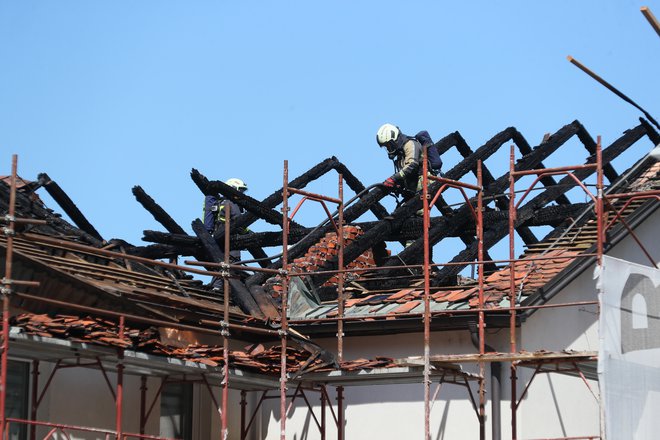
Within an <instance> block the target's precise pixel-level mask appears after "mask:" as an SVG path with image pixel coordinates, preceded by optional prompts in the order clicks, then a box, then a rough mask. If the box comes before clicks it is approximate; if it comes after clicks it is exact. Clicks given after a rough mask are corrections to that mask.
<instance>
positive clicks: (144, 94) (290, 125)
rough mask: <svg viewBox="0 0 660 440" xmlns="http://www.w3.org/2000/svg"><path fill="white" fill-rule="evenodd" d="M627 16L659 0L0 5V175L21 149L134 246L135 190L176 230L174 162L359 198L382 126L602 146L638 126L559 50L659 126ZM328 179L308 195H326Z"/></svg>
mask: <svg viewBox="0 0 660 440" xmlns="http://www.w3.org/2000/svg"><path fill="white" fill-rule="evenodd" d="M644 5H646V6H649V7H650V8H651V10H652V11H654V13H655V14H656V16H660V1H648V2H638V1H616V2H615V1H603V0H594V1H586V0H584V1H582V0H580V1H576V0H571V1H569V0H565V1H473V2H469V6H468V3H465V2H460V1H453V2H447V1H444V2H440V1H415V0H411V1H407V2H398V1H397V2H395V1H378V2H375V1H371V2H369V1H332V2H328V1H278V2H266V1H235V2H229V1H224V2H219V1H146V0H143V1H138V2H135V1H130V2H129V1H87V0H85V1H46V0H44V1H28V0H22V1H5V2H2V3H1V4H0V60H2V68H1V69H0V151H1V152H2V154H0V174H8V173H9V171H10V164H11V154H12V153H17V154H19V173H20V174H21V175H22V176H23V177H24V178H27V179H34V178H36V176H37V174H38V173H39V172H47V173H49V175H50V176H51V177H52V178H53V179H55V180H56V181H57V182H58V183H59V184H60V185H61V186H62V187H63V189H64V190H65V191H67V193H68V194H69V195H70V196H71V198H72V199H73V200H74V201H75V202H76V203H77V205H78V206H79V208H80V209H81V210H82V211H83V212H84V213H85V215H86V216H87V217H88V218H89V219H90V221H91V222H92V224H94V225H95V226H96V228H97V229H98V230H99V231H100V232H101V234H102V235H103V236H104V237H105V238H113V237H119V238H124V239H126V240H128V241H130V242H132V243H135V244H139V243H140V237H141V236H142V230H143V229H157V230H163V228H162V227H161V226H160V225H158V224H157V223H156V222H155V221H154V220H153V219H152V218H151V216H150V215H149V214H148V213H147V212H146V211H145V210H144V209H143V208H142V207H141V206H140V205H139V204H138V203H137V202H136V201H135V199H134V197H133V195H132V194H131V188H132V186H134V185H141V186H142V187H143V188H144V189H145V190H146V191H147V192H148V193H149V194H150V195H151V196H152V197H153V198H154V199H155V200H156V201H157V202H158V203H159V204H161V205H162V206H163V207H164V208H165V209H166V210H167V211H168V212H169V213H170V214H171V215H172V216H173V217H174V219H175V220H177V221H178V222H179V223H180V224H181V225H182V226H183V227H184V228H186V229H187V230H190V222H191V220H193V219H194V218H195V217H198V216H199V215H200V214H201V205H202V195H201V193H200V192H199V190H198V189H197V187H196V186H195V185H194V183H193V182H192V180H191V179H190V177H189V173H190V170H191V168H193V167H195V168H198V169H199V170H200V171H201V172H202V173H203V174H205V175H206V176H207V177H208V178H210V179H212V180H215V179H221V180H225V179H227V178H229V177H240V178H242V179H244V180H245V181H246V182H247V183H248V185H249V187H250V192H249V194H250V195H252V196H254V197H256V198H259V199H261V198H263V197H265V196H267V195H269V194H270V193H271V192H272V191H273V190H274V189H276V188H278V187H279V186H281V182H282V163H283V161H284V160H285V159H288V160H289V164H290V176H291V177H292V178H293V177H295V176H297V175H299V174H300V173H302V172H303V171H305V170H307V169H308V168H309V167H311V166H312V165H314V164H316V163H317V162H319V161H320V160H322V159H324V158H326V157H329V156H332V155H335V156H337V157H338V158H339V159H340V160H341V161H343V162H344V163H346V165H348V167H349V168H350V169H351V170H352V171H353V173H354V174H356V175H357V176H358V177H359V178H360V179H362V181H363V182H364V183H365V184H366V185H368V184H371V183H375V182H380V181H382V180H384V179H385V178H386V177H387V176H389V174H390V173H391V170H392V168H391V164H390V162H389V161H388V159H387V157H386V155H385V154H384V152H383V151H382V150H380V149H379V148H378V147H377V145H376V143H375V140H374V138H375V132H376V130H377V128H378V127H379V126H380V124H382V123H384V122H391V123H395V124H397V125H399V126H400V127H401V128H402V130H403V131H404V132H408V133H415V132H417V131H418V130H421V129H427V130H429V131H430V133H431V135H432V136H433V138H434V139H439V138H441V137H442V136H445V135H446V134H448V133H450V132H453V131H456V130H458V131H460V132H461V133H462V135H463V136H464V137H465V138H466V139H467V141H468V143H469V144H470V145H471V146H472V147H473V148H477V147H479V146H480V145H481V144H483V142H485V141H486V140H488V139H489V138H490V137H492V136H493V135H494V134H496V133H497V132H499V131H501V130H503V129H504V128H506V127H508V126H515V127H517V128H518V129H519V130H520V131H521V132H522V133H523V135H524V136H525V137H526V138H527V139H528V140H529V142H530V143H532V145H536V144H537V143H538V142H539V141H540V139H541V138H542V136H543V134H544V133H546V132H554V131H555V130H557V129H558V128H560V127H561V126H562V125H564V124H567V123H570V122H571V121H573V120H574V119H579V120H580V121H582V123H583V124H584V125H585V126H586V127H587V129H588V130H589V131H590V132H591V133H592V135H594V136H596V135H597V134H600V135H602V136H603V140H604V143H605V144H607V143H609V142H611V141H612V140H614V139H615V138H616V137H617V136H619V135H620V133H621V132H622V131H623V130H625V129H627V128H630V127H632V126H634V125H636V124H637V118H638V116H641V115H640V114H639V112H637V111H636V110H635V109H634V108H632V107H630V106H629V105H628V104H625V103H624V102H623V101H621V100H620V99H619V98H617V97H615V96H614V95H613V94H612V93H610V92H609V91H607V90H605V89H604V88H603V87H601V86H600V85H598V84H597V83H596V82H594V81H593V80H592V79H590V78H588V77H587V76H586V75H585V74H584V73H582V72H581V71H579V70H578V69H577V68H575V67H574V66H572V65H571V64H570V63H568V62H567V61H566V56H567V55H569V54H570V55H573V56H574V57H575V58H577V59H578V60H580V61H581V62H583V63H584V64H586V65H587V66H589V67H591V68H592V69H593V70H595V71H596V72H598V73H599V74H600V75H602V76H603V77H604V78H606V79H607V80H609V81H610V82H612V83H613V84H614V85H615V86H617V87H618V88H619V89H621V90H622V91H623V92H624V93H626V94H628V95H629V96H630V97H632V98H633V99H634V100H636V101H637V102H638V103H639V104H641V105H642V106H643V107H645V108H646V109H647V110H648V111H650V112H651V114H655V116H656V119H657V118H658V117H659V116H660V107H659V106H658V102H659V101H658V96H659V92H660V82H659V81H658V78H659V77H660V38H658V36H657V35H656V33H655V32H654V31H653V30H652V28H651V27H650V26H649V25H648V23H647V22H646V20H645V19H644V17H643V16H642V14H641V13H640V12H639V9H640V7H641V6H644ZM647 147H648V149H650V148H651V146H650V145H647ZM571 148H574V150H571ZM575 152H577V153H575ZM643 152H644V151H641V150H637V151H636V152H635V155H636V156H637V157H639V156H641V154H642V153H643ZM563 158H564V159H562V160H565V163H566V164H573V163H575V162H576V161H579V162H582V160H583V158H584V153H583V151H582V149H581V148H578V147H577V146H575V147H568V148H567V149H565V150H564V156H563ZM445 162H446V165H447V168H448V167H451V166H452V165H453V164H454V163H455V161H454V160H453V159H452V157H451V156H448V157H447V158H446V160H445ZM500 162H501V163H500V164H496V163H493V164H489V167H491V169H493V171H494V172H495V171H498V170H499V169H498V168H497V167H498V166H499V165H501V170H503V169H504V168H506V167H507V166H508V164H507V163H506V161H504V160H501V161H500ZM548 165H558V164H557V163H551V164H548ZM622 168H623V167H621V168H620V170H622ZM497 174H498V175H499V173H497ZM336 182H337V178H336V174H332V175H328V177H326V178H325V179H323V181H322V182H321V183H319V184H318V185H314V186H313V187H311V189H312V190H315V191H318V192H323V193H326V194H328V195H335V194H336ZM348 195H349V196H350V195H352V194H350V193H349V194H348ZM52 207H53V208H56V209H58V208H57V207H56V206H52ZM321 219H322V215H321V213H320V211H318V210H317V209H316V208H311V207H310V208H309V211H306V212H305V216H304V217H302V220H303V221H304V222H305V223H307V224H308V225H312V224H316V223H318V221H320V220H321ZM256 229H259V228H256Z"/></svg>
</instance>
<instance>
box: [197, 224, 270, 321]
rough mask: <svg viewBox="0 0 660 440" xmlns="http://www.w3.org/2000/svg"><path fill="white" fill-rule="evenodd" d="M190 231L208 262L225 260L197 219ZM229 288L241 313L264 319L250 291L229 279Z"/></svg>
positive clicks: (234, 280) (236, 281) (238, 282)
mask: <svg viewBox="0 0 660 440" xmlns="http://www.w3.org/2000/svg"><path fill="white" fill-rule="evenodd" d="M192 229H193V232H195V234H196V235H197V237H198V238H199V240H200V241H201V243H202V246H203V247H204V251H205V252H206V255H207V256H208V257H209V259H210V261H212V262H215V263H222V262H223V261H224V259H225V256H224V253H223V252H222V251H221V250H220V248H219V247H218V244H217V243H216V242H215V240H214V239H213V237H211V234H209V233H208V232H207V231H206V229H205V228H204V224H203V223H202V222H201V221H200V220H199V219H196V220H194V221H193V222H192ZM229 286H230V295H231V299H232V301H233V302H234V304H236V305H237V306H238V307H240V308H241V310H242V311H243V312H245V313H247V314H249V315H251V316H255V317H258V318H262V319H263V318H265V315H264V314H263V313H262V311H261V309H260V308H259V306H258V305H257V302H256V301H255V300H254V298H253V297H252V295H251V294H250V291H249V290H248V289H247V288H246V287H245V285H244V284H243V283H242V282H241V281H239V280H237V279H234V278H230V279H229Z"/></svg>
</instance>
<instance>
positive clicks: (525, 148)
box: [506, 130, 579, 209]
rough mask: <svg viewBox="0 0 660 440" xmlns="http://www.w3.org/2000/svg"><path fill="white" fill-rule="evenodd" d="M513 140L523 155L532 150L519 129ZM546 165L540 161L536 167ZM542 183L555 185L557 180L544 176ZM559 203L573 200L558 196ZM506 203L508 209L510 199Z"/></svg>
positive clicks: (539, 167)
mask: <svg viewBox="0 0 660 440" xmlns="http://www.w3.org/2000/svg"><path fill="white" fill-rule="evenodd" d="M578 136H579V133H578ZM511 140H512V141H513V143H514V144H516V146H517V147H518V151H520V154H522V155H523V156H525V155H527V154H529V153H531V152H532V147H531V146H530V145H529V142H527V139H525V137H524V136H523V135H522V134H520V132H519V131H518V130H515V132H514V133H513V134H512V136H511ZM545 167H546V166H545V165H544V164H543V162H539V163H538V165H537V166H536V167H535V168H537V169H542V168H545ZM541 183H542V184H543V185H545V186H553V185H556V184H557V181H556V180H555V178H554V177H552V176H544V177H542V178H541ZM557 203H559V204H562V205H570V204H571V201H570V200H568V197H566V196H565V195H562V196H560V197H559V198H557ZM506 205H507V206H506V209H508V208H509V206H508V205H509V203H508V200H507V203H506Z"/></svg>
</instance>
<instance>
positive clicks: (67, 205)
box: [38, 173, 103, 241]
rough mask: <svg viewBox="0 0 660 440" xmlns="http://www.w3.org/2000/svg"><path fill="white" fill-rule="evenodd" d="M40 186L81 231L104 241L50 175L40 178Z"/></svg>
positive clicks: (44, 174)
mask: <svg viewBox="0 0 660 440" xmlns="http://www.w3.org/2000/svg"><path fill="white" fill-rule="evenodd" d="M38 180H39V184H40V185H41V186H43V187H44V188H46V191H48V194H50V196H51V197H52V198H53V200H55V201H56V202H57V204H58V205H60V207H61V208H62V209H63V210H64V212H65V213H66V215H68V216H69V218H70V219H71V220H73V222H74V223H75V224H76V226H78V227H79V228H80V229H82V230H83V231H85V232H86V233H88V234H89V235H91V236H92V237H94V238H96V239H97V240H100V241H103V237H101V234H99V232H98V231H97V230H96V228H95V227H94V226H92V224H91V223H90V222H89V220H87V218H86V217H85V216H84V215H83V213H82V212H80V210H79V209H78V207H77V206H76V204H75V203H73V200H71V198H70V197H69V196H68V195H67V193H65V192H64V190H63V189H62V188H61V187H60V186H59V185H58V184H57V182H55V181H54V180H52V179H51V178H50V177H49V176H48V174H46V173H41V174H39V176H38Z"/></svg>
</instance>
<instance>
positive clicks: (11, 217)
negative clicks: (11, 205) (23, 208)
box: [2, 214, 16, 223]
mask: <svg viewBox="0 0 660 440" xmlns="http://www.w3.org/2000/svg"><path fill="white" fill-rule="evenodd" d="M2 220H4V221H5V222H7V223H11V222H15V221H16V216H14V215H9V214H6V215H5V216H4V217H2Z"/></svg>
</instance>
